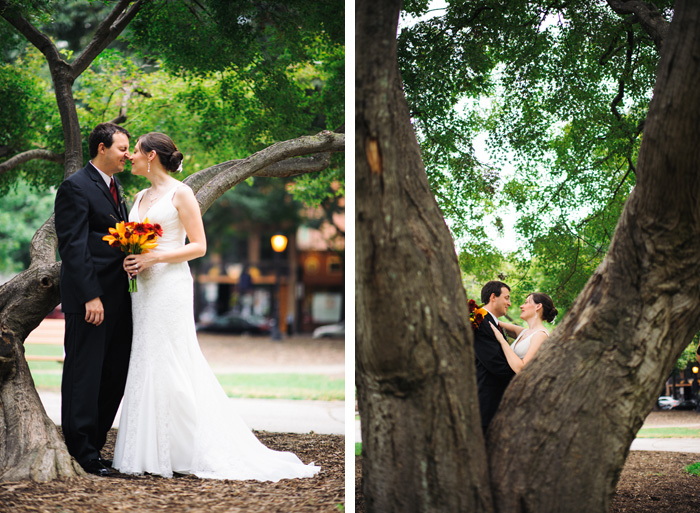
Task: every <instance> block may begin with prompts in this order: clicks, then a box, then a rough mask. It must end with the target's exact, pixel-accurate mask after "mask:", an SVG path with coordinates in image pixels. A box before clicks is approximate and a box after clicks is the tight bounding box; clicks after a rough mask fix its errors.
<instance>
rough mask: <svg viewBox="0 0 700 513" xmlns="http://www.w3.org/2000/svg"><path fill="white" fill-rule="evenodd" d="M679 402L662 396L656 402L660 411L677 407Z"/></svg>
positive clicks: (668, 396) (667, 396)
mask: <svg viewBox="0 0 700 513" xmlns="http://www.w3.org/2000/svg"><path fill="white" fill-rule="evenodd" d="M680 403H681V402H680V401H679V400H678V399H674V398H673V397H671V396H670V395H662V396H661V397H659V398H658V399H657V400H656V404H658V406H659V408H661V409H662V410H670V409H671V408H673V407H674V406H678V405H679V404H680Z"/></svg>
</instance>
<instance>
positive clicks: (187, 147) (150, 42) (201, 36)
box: [0, 0, 344, 201]
mask: <svg viewBox="0 0 700 513" xmlns="http://www.w3.org/2000/svg"><path fill="white" fill-rule="evenodd" d="M114 3H115V2H94V1H87V0H74V1H70V2H55V1H41V0H36V1H31V2H9V4H11V5H10V6H9V7H8V9H19V10H20V12H21V13H22V14H23V15H24V16H25V17H26V18H28V19H29V20H30V21H31V22H32V23H34V24H35V25H37V27H38V28H39V29H40V30H42V31H45V32H46V33H48V34H50V35H51V36H52V38H53V39H54V40H55V41H58V42H59V45H58V46H59V47H60V48H61V47H62V48H63V50H62V52H63V56H64V58H65V59H66V60H68V62H71V59H73V53H72V52H73V51H78V50H79V49H80V48H82V47H84V45H85V44H86V43H87V42H89V39H90V36H91V33H92V31H93V30H94V28H95V26H97V24H98V23H99V22H100V21H101V20H102V19H103V18H104V16H105V14H106V13H107V12H108V11H109V10H110V9H111V8H112V7H113V5H114ZM342 13H343V4H342V3H341V2H338V1H323V2H303V1H300V0H299V1H294V2H265V3H264V4H259V3H254V2H249V1H233V2H229V1H221V0H185V1H182V2H171V1H167V0H158V1H153V2H147V3H146V4H144V5H143V6H142V8H141V10H140V12H139V14H138V16H137V17H136V18H135V19H134V20H133V22H132V23H131V24H129V26H128V27H127V29H126V31H125V32H124V33H123V34H122V35H121V36H120V37H119V38H118V39H117V40H116V41H115V42H114V43H113V44H112V45H110V47H109V48H108V50H106V51H104V52H102V53H101V54H100V55H99V57H98V58H97V59H96V60H95V61H94V62H93V64H92V66H91V67H90V68H89V69H88V70H86V72H85V73H83V74H82V75H81V76H80V77H79V78H78V80H77V81H76V83H75V85H74V88H73V90H74V96H75V98H76V100H77V102H78V110H79V112H78V114H79V120H80V124H81V127H82V130H83V132H84V135H87V134H88V133H89V131H90V129H91V128H92V126H94V125H95V124H97V123H99V122H104V121H112V120H115V119H116V120H118V121H119V122H120V123H121V124H122V125H123V126H125V127H126V128H127V129H128V130H129V131H130V132H131V133H132V134H133V135H139V134H141V133H144V132H147V131H153V130H156V131H163V132H167V133H168V134H169V135H171V137H172V138H173V140H175V141H176V143H177V144H178V146H179V147H180V149H181V150H182V151H183V153H184V154H185V155H186V161H185V166H186V169H187V170H188V171H190V172H192V171H196V170H198V169H204V168H206V167H208V166H210V165H213V164H216V163H219V162H222V161H225V160H230V159H232V158H240V157H243V156H245V155H249V154H250V153H252V152H254V151H258V150H260V149H262V148H263V147H266V146H269V145H270V144H272V143H273V142H275V141H279V140H285V139H290V138H294V137H298V136H299V135H303V134H312V133H317V132H318V131H320V130H335V129H336V128H338V127H339V126H340V125H341V124H342V120H343V116H344V110H343V109H344V101H343V94H344V46H343V44H344V32H343V31H344V22H343V16H342ZM0 42H1V43H2V44H3V53H2V57H3V62H4V65H3V66H2V68H0V88H2V93H3V99H4V98H8V101H7V103H5V102H4V101H3V106H2V107H0V108H2V112H1V113H2V114H3V116H0V118H2V119H1V120H0V166H2V165H3V164H4V163H5V162H7V160H9V159H11V158H12V157H13V156H16V155H17V154H19V153H21V152H26V151H27V150H30V149H42V150H45V151H46V152H47V153H50V154H51V156H52V157H53V158H52V160H53V161H55V162H56V164H50V163H47V162H46V160H41V161H31V162H27V163H24V164H22V165H20V166H18V167H14V168H13V169H11V170H7V171H5V170H4V169H2V168H1V167H0V169H2V170H1V171H0V192H2V191H7V190H8V188H9V187H10V186H11V184H12V183H13V182H14V181H15V179H16V178H17V177H18V176H26V177H27V179H28V180H29V181H30V183H33V184H34V185H36V186H39V187H46V186H48V185H56V184H57V183H59V182H60V180H61V179H62V172H61V165H60V164H61V152H62V144H63V139H62V135H63V134H62V131H61V124H60V120H59V117H58V112H57V111H56V107H55V99H54V98H53V90H52V84H51V81H50V77H49V74H48V70H47V69H46V67H45V65H44V67H43V68H42V64H43V61H42V59H41V58H40V57H41V56H40V54H39V53H38V51H37V50H36V49H34V48H33V47H32V46H31V45H29V44H28V43H27V41H26V40H24V39H23V38H20V37H18V35H17V34H16V31H15V30H14V29H13V27H11V26H9V24H8V23H7V22H6V21H5V20H1V21H0ZM52 103H53V105H52ZM6 112H7V113H10V114H11V115H7V116H6V115H5V113H6ZM26 120H29V121H30V122H29V123H27V122H26ZM86 139H87V138H86V137H85V140H86ZM85 144H86V143H85ZM84 153H85V154H87V151H86V148H85V152H84ZM44 158H45V157H44ZM334 159H335V160H334V165H333V167H332V169H330V170H327V171H325V172H324V173H326V174H325V175H324V176H321V177H316V179H317V180H319V181H320V182H323V183H325V184H326V187H325V188H324V189H323V190H324V192H325V193H328V191H329V190H330V189H329V188H328V187H327V184H328V183H329V182H331V181H333V180H338V179H340V178H342V168H343V165H342V158H340V157H337V156H336V157H334ZM3 161H4V162H3ZM329 177H330V179H329ZM304 181H305V182H310V184H309V185H308V186H307V187H306V189H309V190H314V186H313V185H314V178H305V179H304ZM126 185H127V186H129V185H130V184H129V180H127V184H126ZM318 187H320V186H318ZM341 192H342V191H341ZM306 199H316V197H315V196H314V197H313V198H306ZM322 199H323V196H322V195H321V197H319V198H318V199H317V201H321V200H322Z"/></svg>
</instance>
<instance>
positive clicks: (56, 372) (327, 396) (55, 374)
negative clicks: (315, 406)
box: [26, 344, 345, 401]
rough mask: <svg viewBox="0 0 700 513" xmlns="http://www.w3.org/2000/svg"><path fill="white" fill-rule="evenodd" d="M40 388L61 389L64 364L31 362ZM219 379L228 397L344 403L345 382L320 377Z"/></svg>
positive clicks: (53, 350)
mask: <svg viewBox="0 0 700 513" xmlns="http://www.w3.org/2000/svg"><path fill="white" fill-rule="evenodd" d="M26 352H27V354H28V355H50V356H61V355H62V354H63V348H62V347H61V346H51V345H40V344H27V346H26ZM29 370H31V372H32V378H34V384H35V386H36V387H37V388H50V389H54V390H60V388H61V372H62V370H63V365H62V364H61V363H58V362H45V361H30V362H29ZM216 377H217V379H218V380H219V383H221V386H222V387H223V388H224V390H225V391H226V394H228V396H229V397H247V398H255V399H306V400H316V401H342V400H344V399H345V379H343V378H330V377H328V376H323V375H319V374H293V373H288V374H218V375H217V376H216Z"/></svg>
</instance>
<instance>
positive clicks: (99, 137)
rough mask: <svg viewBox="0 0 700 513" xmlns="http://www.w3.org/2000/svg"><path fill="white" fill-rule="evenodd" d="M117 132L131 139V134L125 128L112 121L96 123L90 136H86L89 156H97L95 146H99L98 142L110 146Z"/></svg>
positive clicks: (106, 146)
mask: <svg viewBox="0 0 700 513" xmlns="http://www.w3.org/2000/svg"><path fill="white" fill-rule="evenodd" d="M117 132H121V133H122V134H124V135H126V136H127V137H128V138H129V139H131V134H130V133H129V132H127V130H126V128H124V127H121V126H119V125H116V124H114V123H100V124H99V125H97V126H96V127H95V128H94V129H93V130H92V132H90V136H89V137H88V150H90V158H91V159H94V158H95V157H97V148H99V147H100V143H102V144H104V145H105V148H111V147H112V143H113V142H114V140H113V137H114V134H116V133H117Z"/></svg>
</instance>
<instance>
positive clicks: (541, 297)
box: [530, 292, 559, 322]
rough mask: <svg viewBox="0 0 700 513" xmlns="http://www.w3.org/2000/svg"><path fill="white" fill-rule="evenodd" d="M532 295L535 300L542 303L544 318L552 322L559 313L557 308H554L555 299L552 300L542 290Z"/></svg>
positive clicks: (539, 303)
mask: <svg viewBox="0 0 700 513" xmlns="http://www.w3.org/2000/svg"><path fill="white" fill-rule="evenodd" d="M530 296H531V297H532V301H533V302H535V303H536V304H538V305H542V320H543V321H547V322H552V321H553V320H554V318H555V317H556V316H557V314H558V313H559V312H558V311H557V309H556V308H554V301H552V298H551V297H549V296H548V295H547V294H542V293H541V292H533V293H532V294H530Z"/></svg>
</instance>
